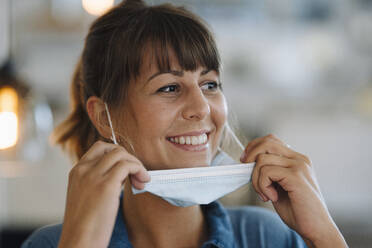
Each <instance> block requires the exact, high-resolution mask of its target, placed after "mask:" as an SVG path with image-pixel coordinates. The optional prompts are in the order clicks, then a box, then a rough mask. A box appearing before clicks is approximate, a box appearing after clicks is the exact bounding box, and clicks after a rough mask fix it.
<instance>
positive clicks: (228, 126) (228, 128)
mask: <svg viewBox="0 0 372 248" xmlns="http://www.w3.org/2000/svg"><path fill="white" fill-rule="evenodd" d="M225 127H226V129H227V131H229V132H230V134H231V135H232V137H233V138H234V140H235V142H236V143H237V144H238V145H239V147H240V148H241V149H242V152H244V150H245V147H244V146H243V144H242V143H241V142H240V140H239V139H238V137H236V135H235V133H234V132H233V130H232V129H231V128H230V125H229V123H227V122H226V124H225Z"/></svg>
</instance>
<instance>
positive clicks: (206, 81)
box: [121, 56, 227, 170]
mask: <svg viewBox="0 0 372 248" xmlns="http://www.w3.org/2000/svg"><path fill="white" fill-rule="evenodd" d="M148 64H149V66H143V68H142V70H141V73H140V76H139V77H138V78H137V80H136V82H134V83H131V84H130V85H129V88H128V97H127V101H126V103H125V110H128V111H126V112H127V114H125V115H124V116H126V117H125V118H124V120H122V124H121V127H122V128H123V129H124V130H126V131H125V134H126V135H124V137H127V138H129V140H130V141H131V143H132V145H133V148H134V150H135V155H136V156H137V158H139V159H140V160H141V161H142V162H143V164H144V165H145V167H146V168H147V169H149V170H155V169H171V168H186V167H196V166H206V165H209V164H210V162H211V160H212V158H213V156H214V155H215V153H216V150H217V147H218V144H219V141H220V138H221V134H222V131H223V127H224V124H225V122H226V118H227V105H226V101H225V97H224V95H223V93H222V91H221V89H220V87H219V76H218V74H217V72H216V71H214V70H211V71H208V70H206V68H203V67H199V68H197V70H196V71H183V70H182V69H181V68H180V66H179V64H178V62H177V60H176V59H174V56H173V59H172V57H171V71H168V72H159V71H158V69H157V68H156V66H151V65H153V63H148Z"/></svg>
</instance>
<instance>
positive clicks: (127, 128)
mask: <svg viewBox="0 0 372 248" xmlns="http://www.w3.org/2000/svg"><path fill="white" fill-rule="evenodd" d="M219 73H220V61H219V55H218V51H217V49H216V45H215V42H214V39H213V37H212V35H211V33H210V32H209V31H208V29H207V28H206V26H205V24H203V22H202V21H201V20H200V19H199V18H198V17H197V16H195V15H193V14H192V13H190V12H189V11H187V10H185V9H184V8H179V7H174V6H172V5H168V4H165V5H159V6H153V7H149V6H146V5H145V4H144V3H143V2H142V1H127V2H124V3H122V4H120V5H118V6H116V7H115V8H113V9H112V10H110V11H109V12H108V13H106V14H105V15H103V16H101V17H99V18H98V19H97V20H96V21H95V22H94V23H93V24H92V26H91V28H90V31H89V34H88V36H87V38H86V41H85V47H84V50H83V53H82V57H81V60H80V62H79V64H78V66H77V68H76V71H75V75H74V78H73V82H72V106H73V111H72V113H71V115H70V116H69V117H68V119H67V120H66V121H65V122H64V123H62V124H61V125H60V126H59V127H58V128H57V130H56V132H55V135H56V139H57V141H58V142H59V143H60V144H61V145H63V146H64V147H65V148H67V149H68V150H69V151H70V153H71V154H72V155H73V156H74V157H75V158H77V160H78V162H77V163H76V164H75V166H74V167H73V168H72V170H71V172H70V174H69V186H68V192H67V202H66V209H65V216H64V223H63V226H62V225H55V226H49V227H45V228H42V229H41V230H38V231H37V232H35V233H34V234H33V235H32V236H31V237H30V238H29V239H28V240H27V241H26V242H25V243H24V244H23V247H57V246H58V247H60V248H62V247H108V246H109V247H306V245H305V243H306V244H307V246H308V247H346V246H347V245H346V243H345V241H344V239H343V237H342V235H341V233H340V232H339V230H338V228H337V227H336V225H335V224H334V222H333V221H332V218H331V217H330V215H329V213H328V211H327V208H326V206H325V203H324V200H323V199H322V196H321V193H320V191H319V188H318V185H317V183H316V179H315V176H314V172H313V169H312V167H311V161H310V160H309V159H308V158H307V157H306V156H304V155H302V154H300V153H297V152H295V151H293V150H291V149H290V148H289V147H288V146H287V145H285V143H283V142H282V141H280V140H279V139H278V138H276V137H275V136H273V135H268V136H266V137H262V138H258V139H255V140H253V141H251V142H250V143H249V144H248V145H247V146H246V148H245V151H244V153H243V154H242V157H241V162H243V163H249V162H256V166H255V168H254V171H253V174H252V184H253V187H254V189H255V190H256V191H257V193H258V194H259V196H260V197H261V199H262V200H263V201H272V203H273V205H274V207H275V209H276V211H277V213H278V215H279V216H280V218H281V219H282V220H283V221H284V223H285V224H284V223H283V222H282V221H281V220H280V218H279V217H278V215H276V214H274V213H271V212H269V211H267V210H262V209H259V208H254V207H243V208H235V209H225V208H224V207H222V206H221V205H220V204H219V203H218V202H212V203H211V204H208V205H193V206H189V207H177V206H174V205H172V204H170V203H168V202H167V201H165V200H164V199H162V198H160V197H157V196H155V195H153V194H150V193H143V194H137V195H134V194H133V193H132V191H131V187H130V185H131V184H132V185H133V186H134V187H135V188H137V189H142V188H143V187H144V184H145V183H146V182H148V181H149V180H150V177H149V174H148V172H147V170H161V169H176V168H185V167H197V166H208V165H210V164H211V163H212V164H213V163H217V162H216V158H217V156H216V155H217V154H218V156H223V157H224V158H225V159H229V158H228V156H227V155H226V154H224V153H222V152H218V147H219V144H220V142H222V134H223V131H224V127H225V126H226V116H227V107H226V102H225V98H224V95H223V92H222V88H221V82H220V80H219ZM105 103H107V106H108V109H107V110H109V113H110V114H111V116H112V127H113V130H115V132H114V134H113V135H112V133H111V131H112V130H111V129H110V125H109V118H108V116H107V114H108V113H107V112H106V107H105ZM114 136H116V137H117V138H118V143H119V145H115V144H112V142H111V139H112V138H114ZM127 179H130V180H127ZM123 184H124V192H123V193H122V185H123Z"/></svg>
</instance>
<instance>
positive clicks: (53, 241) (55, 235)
mask: <svg viewBox="0 0 372 248" xmlns="http://www.w3.org/2000/svg"><path fill="white" fill-rule="evenodd" d="M61 232H62V224H57V225H49V226H45V227H42V228H39V229H37V230H36V231H34V232H33V233H32V234H31V236H30V237H28V238H27V240H26V241H25V242H23V244H22V246H21V248H38V247H46V248H51V247H53V248H54V247H57V246H58V242H59V238H60V236H61Z"/></svg>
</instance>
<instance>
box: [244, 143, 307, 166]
mask: <svg viewBox="0 0 372 248" xmlns="http://www.w3.org/2000/svg"><path fill="white" fill-rule="evenodd" d="M262 153H267V154H276V155H279V156H284V157H287V158H290V159H295V160H302V161H305V162H306V163H308V164H309V165H310V164H311V161H310V159H309V158H307V157H306V156H305V155H303V154H300V153H298V152H296V151H294V150H292V149H291V148H289V147H288V146H287V145H286V144H285V143H282V142H278V141H276V140H273V139H270V138H268V139H264V140H263V141H262V142H261V143H258V144H257V145H256V146H255V147H254V148H252V149H251V150H250V151H249V152H248V154H246V158H245V160H244V161H242V162H243V163H250V162H254V161H256V159H257V156H258V155H259V154H262Z"/></svg>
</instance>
